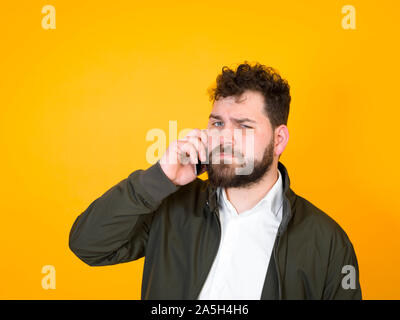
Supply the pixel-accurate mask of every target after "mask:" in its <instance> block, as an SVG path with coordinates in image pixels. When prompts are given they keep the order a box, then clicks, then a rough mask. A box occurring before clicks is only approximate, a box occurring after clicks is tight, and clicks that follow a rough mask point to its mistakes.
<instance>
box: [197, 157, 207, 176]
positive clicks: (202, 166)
mask: <svg viewBox="0 0 400 320" xmlns="http://www.w3.org/2000/svg"><path fill="white" fill-rule="evenodd" d="M207 160H208V155H207ZM207 167H208V161H206V162H201V161H200V158H197V163H196V175H197V176H198V175H200V174H202V173H204V172H206V171H207Z"/></svg>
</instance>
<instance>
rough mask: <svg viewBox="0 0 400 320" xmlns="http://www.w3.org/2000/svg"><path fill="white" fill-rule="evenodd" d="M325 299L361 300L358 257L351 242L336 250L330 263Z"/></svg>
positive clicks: (348, 241)
mask: <svg viewBox="0 0 400 320" xmlns="http://www.w3.org/2000/svg"><path fill="white" fill-rule="evenodd" d="M323 299H328V300H332V299H334V300H361V299H362V295H361V287H360V281H359V270H358V262H357V257H356V254H355V251H354V248H353V245H352V244H351V242H350V240H348V239H347V241H346V244H345V245H344V246H343V247H340V248H338V249H337V250H335V253H334V255H333V258H332V259H331V260H330V262H329V266H328V274H327V279H326V283H325V289H324V294H323Z"/></svg>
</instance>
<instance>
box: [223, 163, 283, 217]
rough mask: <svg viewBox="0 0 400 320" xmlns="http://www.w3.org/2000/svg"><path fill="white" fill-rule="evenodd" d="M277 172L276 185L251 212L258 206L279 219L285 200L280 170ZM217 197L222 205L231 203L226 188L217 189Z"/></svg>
mask: <svg viewBox="0 0 400 320" xmlns="http://www.w3.org/2000/svg"><path fill="white" fill-rule="evenodd" d="M277 171H278V179H277V180H276V182H275V184H274V185H273V186H272V188H271V189H270V190H269V191H268V193H267V194H266V195H265V196H264V197H263V198H262V199H261V200H260V201H259V202H258V203H257V204H256V205H255V206H254V207H253V208H251V209H250V210H254V209H255V208H256V207H257V206H260V205H262V206H265V208H266V209H267V211H268V212H272V213H273V215H274V216H275V217H277V215H278V213H279V209H280V208H281V206H282V200H283V187H282V175H281V173H280V171H279V169H278V170H277ZM217 197H218V202H219V203H220V205H222V204H223V203H225V205H226V203H227V201H229V200H228V199H227V197H226V192H225V188H220V187H218V188H217Z"/></svg>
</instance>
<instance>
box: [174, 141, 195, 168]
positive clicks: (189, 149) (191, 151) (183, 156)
mask: <svg viewBox="0 0 400 320" xmlns="http://www.w3.org/2000/svg"><path fill="white" fill-rule="evenodd" d="M178 149H179V150H180V159H179V161H180V163H182V164H189V163H193V164H195V163H197V162H198V153H197V149H196V148H195V147H194V145H193V144H192V143H191V142H189V141H188V140H187V139H182V140H179V143H178ZM187 155H189V156H187ZM188 160H189V161H188Z"/></svg>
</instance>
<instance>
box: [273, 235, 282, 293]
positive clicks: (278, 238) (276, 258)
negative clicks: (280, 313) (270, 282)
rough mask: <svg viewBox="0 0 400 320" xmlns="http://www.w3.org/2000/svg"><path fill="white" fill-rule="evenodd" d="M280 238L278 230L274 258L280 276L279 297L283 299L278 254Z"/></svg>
mask: <svg viewBox="0 0 400 320" xmlns="http://www.w3.org/2000/svg"><path fill="white" fill-rule="evenodd" d="M279 240H280V233H279V231H278V234H277V236H276V246H275V247H274V260H275V269H276V273H277V276H278V295H279V297H278V299H279V300H282V289H281V275H280V271H279V264H278V254H277V250H278V247H279Z"/></svg>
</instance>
